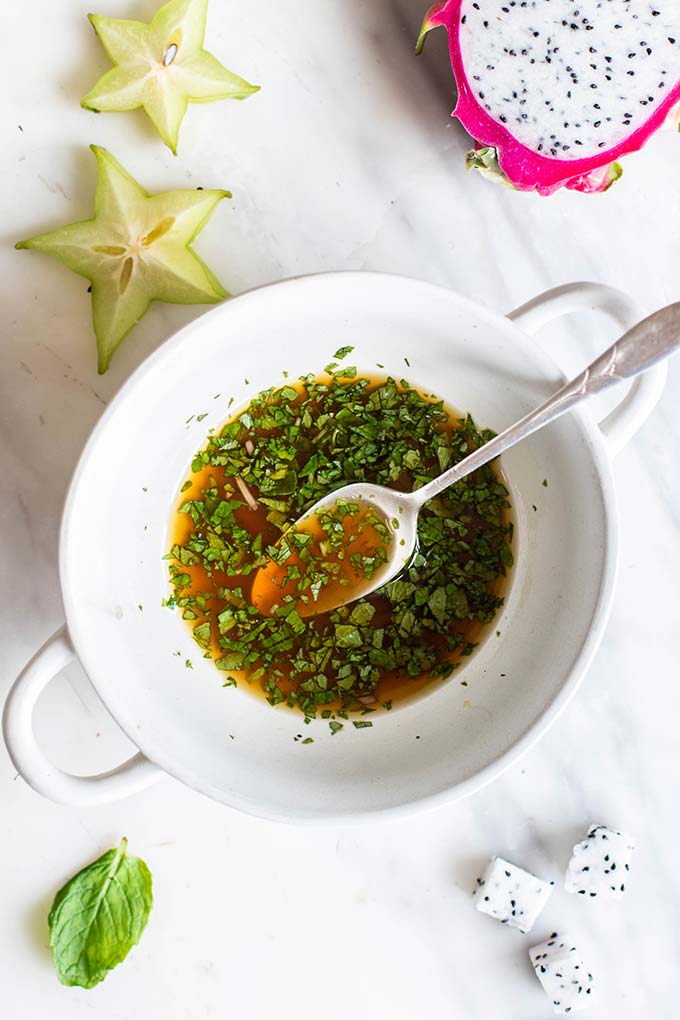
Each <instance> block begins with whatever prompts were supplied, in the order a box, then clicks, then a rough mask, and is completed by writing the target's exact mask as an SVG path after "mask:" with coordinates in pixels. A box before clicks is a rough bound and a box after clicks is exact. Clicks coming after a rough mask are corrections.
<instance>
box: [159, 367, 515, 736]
mask: <svg viewBox="0 0 680 1020" xmlns="http://www.w3.org/2000/svg"><path fill="white" fill-rule="evenodd" d="M345 353H346V351H345ZM337 356H341V352H338V355H337ZM329 367H330V366H329ZM491 435H492V433H490V432H488V431H485V430H479V429H478V428H477V426H476V425H475V423H474V421H473V420H472V418H471V417H470V415H463V414H460V413H458V412H457V411H454V410H452V409H451V408H448V407H446V406H445V405H444V404H443V402H442V401H439V400H436V399H435V398H434V397H433V396H431V395H429V396H428V395H426V394H424V393H422V392H420V391H418V390H417V389H416V388H414V387H413V386H412V385H411V384H410V383H409V382H408V380H405V379H402V380H394V379H392V378H389V377H379V376H374V375H372V376H370V377H369V376H366V375H360V374H359V373H358V372H357V370H356V369H355V368H344V369H339V368H337V366H336V367H334V368H333V369H332V372H331V373H330V374H329V373H328V372H327V373H324V374H322V375H313V374H310V375H308V376H305V377H304V378H302V379H300V380H297V381H296V382H295V383H290V382H286V384H285V385H283V386H280V387H276V388H271V389H269V390H266V391H263V392H262V393H260V394H258V396H256V397H254V398H253V399H252V400H251V401H250V402H249V404H248V405H247V407H245V408H244V409H242V410H240V411H239V412H237V413H236V414H235V415H234V416H233V417H232V418H230V419H228V420H227V422H226V424H225V425H224V426H222V427H221V428H220V429H219V430H218V431H216V432H214V433H212V434H211V435H210V436H209V437H208V440H207V443H206V445H205V446H204V447H203V448H202V449H201V450H200V451H199V452H198V453H197V454H196V456H195V457H194V459H193V461H192V464H191V467H190V472H189V474H188V476H187V479H186V481H185V482H184V484H183V485H182V487H181V492H180V495H179V499H178V503H177V506H176V508H175V510H174V511H173V518H172V522H171V528H170V534H171V547H170V550H169V552H168V556H167V559H168V561H169V570H170V581H171V587H172V593H171V595H170V597H169V598H168V599H167V600H166V601H167V604H168V605H169V606H170V607H171V608H174V609H176V610H177V611H179V612H180V613H181V615H182V617H183V618H184V620H185V621H186V622H187V625H188V626H189V627H190V629H191V631H192V635H193V638H194V640H195V641H196V643H197V646H198V648H199V650H200V653H201V654H202V655H204V656H205V657H206V658H210V659H212V660H213V661H214V663H215V666H216V668H217V670H219V671H220V674H221V676H222V677H223V683H224V684H225V686H236V685H238V686H240V687H242V688H243V689H245V690H248V691H250V692H252V693H253V694H255V695H257V696H259V697H261V698H265V699H266V700H267V701H268V702H269V703H270V704H271V705H279V704H285V705H287V706H289V707H291V708H294V709H297V710H299V711H301V712H302V713H303V714H304V716H305V717H306V718H307V719H311V718H315V717H322V718H325V719H328V720H329V723H330V724H331V729H332V730H333V732H335V731H336V730H337V729H339V728H341V726H342V722H341V721H340V720H343V719H346V718H348V717H350V716H352V721H353V723H354V725H368V724H370V719H369V718H367V717H368V716H369V715H370V714H371V713H372V712H374V711H376V710H377V709H380V708H381V707H384V708H386V709H390V708H392V706H393V705H395V704H397V703H398V702H402V701H404V700H405V699H408V698H410V697H413V696H414V695H415V694H418V693H421V692H422V691H423V690H424V689H426V688H427V687H429V686H431V685H433V684H435V683H437V682H441V681H442V680H443V679H445V678H447V677H449V676H450V675H451V674H452V673H453V672H454V670H455V669H456V667H457V666H458V665H459V664H460V662H461V661H464V659H465V657H466V656H468V655H470V653H471V652H472V651H473V650H474V648H475V647H476V646H477V645H478V644H479V643H480V642H481V641H482V640H483V639H484V637H485V636H486V634H487V632H488V630H489V628H490V627H491V625H492V622H493V620H494V618H495V616H496V614H497V612H498V610H499V609H500V607H501V606H502V604H503V597H504V592H505V588H506V581H507V576H508V572H509V570H510V567H511V565H512V562H513V556H512V551H511V544H512V534H513V524H512V520H511V518H510V511H511V507H510V503H509V493H508V489H507V488H506V486H505V484H504V481H503V478H502V476H501V474H500V472H499V471H498V470H497V468H496V467H495V466H493V465H487V466H485V467H483V468H480V469H479V470H478V471H476V472H475V473H474V474H472V475H470V476H469V477H467V478H465V479H463V480H462V481H460V482H458V483H457V484H456V485H455V486H453V487H452V488H451V489H449V490H448V491H446V492H445V493H443V494H441V495H440V496H438V497H436V498H435V499H433V500H431V501H430V502H429V503H427V504H426V505H425V506H424V508H423V509H422V511H421V513H420V518H419V523H418V543H417V549H416V552H415V554H414V556H413V558H412V560H411V561H410V562H409V564H408V565H407V567H406V568H405V569H404V570H403V571H402V572H401V574H400V575H399V576H398V577H397V578H395V579H393V580H392V581H390V582H388V583H387V584H385V585H384V586H383V587H381V588H379V589H378V590H377V591H375V592H373V593H372V594H371V595H368V596H365V597H359V598H355V600H354V601H349V600H350V599H351V598H352V592H353V590H354V586H356V587H359V586H360V584H361V582H362V581H365V578H366V571H368V572H369V574H370V571H371V570H375V569H378V568H379V566H380V561H381V558H382V557H384V556H385V555H386V550H387V543H389V542H390V541H398V530H397V531H395V532H394V533H392V529H387V528H386V527H385V525H384V523H383V522H381V521H380V520H378V519H377V518H375V519H370V518H371V515H370V511H369V510H368V509H367V508H366V507H365V506H364V507H359V506H357V505H356V504H354V505H346V506H341V507H338V505H337V504H336V505H334V506H333V507H332V509H331V510H330V512H329V513H328V514H327V519H326V520H325V521H324V522H321V525H322V526H321V525H320V524H319V522H318V521H314V522H313V524H312V525H311V526H310V527H308V528H307V529H305V528H304V526H303V527H301V525H302V524H303V522H300V518H301V517H303V515H304V513H305V511H306V510H307V509H308V508H309V507H311V506H312V505H313V504H314V503H315V502H316V501H317V500H318V499H319V498H320V497H322V496H324V495H326V494H327V493H328V492H330V491H332V490H333V489H334V488H340V487H341V486H342V485H345V484H347V483H349V482H356V481H367V482H373V483H376V484H379V485H387V486H390V487H392V488H395V489H398V490H400V491H406V492H408V491H412V490H413V489H416V488H420V486H422V485H424V484H425V483H426V482H428V481H430V480H431V479H432V478H434V477H436V476H437V475H438V474H440V473H441V472H442V471H444V470H446V468H448V467H450V466H451V465H452V464H455V463H457V462H458V461H460V460H462V459H463V458H464V457H465V456H466V455H467V454H468V453H469V452H470V451H471V450H473V449H475V448H476V447H477V446H479V445H481V444H482V443H484V442H486V441H487V440H488V439H489V438H490V437H491ZM367 514H368V518H367V516H366V515H367ZM296 522H298V526H297V528H293V527H292V526H293V525H295V524H296ZM319 528H320V530H319ZM289 529H290V530H289ZM393 536H394V537H393ZM362 542H363V546H362ZM282 550H283V552H282ZM265 582H266V583H265ZM338 583H341V584H343V585H345V587H346V591H347V596H346V598H347V599H348V602H347V604H345V605H342V606H340V607H339V608H337V609H334V610H332V611H324V593H325V592H327V591H328V590H329V588H330V587H332V585H333V584H338ZM356 713H360V716H357V715H356Z"/></svg>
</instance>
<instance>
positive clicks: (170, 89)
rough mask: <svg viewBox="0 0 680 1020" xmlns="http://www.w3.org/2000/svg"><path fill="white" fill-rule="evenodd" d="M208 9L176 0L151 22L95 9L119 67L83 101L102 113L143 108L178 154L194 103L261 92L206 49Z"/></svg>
mask: <svg viewBox="0 0 680 1020" xmlns="http://www.w3.org/2000/svg"><path fill="white" fill-rule="evenodd" d="M207 10H208V0H170V3H168V4H166V5H165V6H164V7H161V9H160V10H159V11H158V13H157V14H156V15H155V16H154V18H153V19H152V20H151V22H150V23H149V24H148V25H147V24H144V22H141V21H125V20H122V19H119V18H107V17H104V16H103V15H100V14H90V15H89V17H90V21H91V22H92V24H93V25H94V29H95V32H96V33H97V35H98V36H99V39H100V40H101V42H102V45H103V46H104V49H105V50H106V52H107V53H108V55H109V56H110V58H111V60H112V61H113V63H114V65H115V66H114V67H112V68H111V70H110V71H107V72H106V74H105V75H104V76H103V77H102V78H100V79H99V81H98V82H97V84H96V85H95V86H94V88H93V89H92V90H91V91H90V92H88V94H87V95H86V96H85V98H84V99H83V101H82V103H81V105H82V106H84V107H85V109H86V110H95V111H96V112H98V113H99V112H107V113H108V112H113V113H120V112H124V111H126V110H136V109H138V108H139V107H140V106H141V107H143V108H144V110H145V111H146V113H147V114H148V115H149V117H150V118H151V120H152V121H153V123H154V125H155V127H156V130H157V131H158V133H159V135H160V136H161V138H162V139H163V141H164V142H165V144H166V145H167V146H168V148H170V149H171V150H172V152H173V153H174V154H175V155H176V154H177V136H178V134H179V127H180V124H181V123H182V118H183V117H184V114H185V113H186V109H187V104H188V103H211V102H212V101H213V100H215V99H246V98H247V97H248V96H250V95H252V94H253V92H258V91H259V86H257V85H250V84H249V83H248V82H247V81H245V80H244V79H243V78H239V76H238V75H236V74H232V73H231V71H228V70H227V69H226V67H223V66H222V64H220V62H219V60H217V59H216V58H215V57H214V56H213V55H212V53H208V52H207V50H204V49H203V37H204V35H205V20H206V14H207Z"/></svg>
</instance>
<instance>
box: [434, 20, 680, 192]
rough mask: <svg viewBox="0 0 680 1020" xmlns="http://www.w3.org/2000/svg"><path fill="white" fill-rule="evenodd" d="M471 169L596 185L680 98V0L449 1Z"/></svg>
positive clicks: (547, 182)
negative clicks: (471, 147)
mask: <svg viewBox="0 0 680 1020" xmlns="http://www.w3.org/2000/svg"><path fill="white" fill-rule="evenodd" d="M437 26H443V27H445V28H446V30H447V32H448V35H449V49H450V55H451V64H452V67H453V74H454V78H455V81H456V85H457V89H458V101H457V104H456V108H455V110H454V111H453V115H454V116H455V117H457V118H458V119H459V120H460V122H461V123H462V125H463V127H465V129H466V130H467V131H468V133H469V134H470V135H471V136H472V138H473V139H474V141H475V149H474V150H473V152H472V153H470V154H469V155H468V159H467V164H468V168H475V169H478V170H481V171H482V172H483V173H484V176H486V177H492V178H493V179H494V180H499V181H502V182H504V183H507V184H509V185H510V186H511V187H513V188H517V189H520V190H523V191H532V190H536V191H538V192H540V193H541V194H543V195H549V194H551V193H552V192H553V191H555V190H557V189H558V188H561V187H566V188H571V189H573V190H576V191H584V192H594V191H606V189H607V188H608V187H609V186H610V185H611V184H612V183H613V182H614V181H615V180H617V179H618V177H620V175H621V168H620V166H619V164H618V162H617V161H618V160H619V159H620V158H621V157H622V156H625V155H626V154H627V153H629V152H635V151H636V150H637V149H640V148H641V147H642V146H643V145H644V144H645V142H647V141H648V140H649V138H650V137H651V136H652V135H653V134H654V133H655V132H656V131H657V130H658V129H659V128H660V127H662V125H663V124H664V122H665V121H666V120H667V118H669V117H671V118H672V117H673V116H674V111H675V108H676V107H677V104H678V103H679V102H680V3H679V2H678V0H522V2H512V3H502V2H500V0H438V2H437V3H435V4H434V5H433V6H432V7H431V8H430V10H429V11H428V13H427V15H426V16H425V20H424V22H423V26H422V29H421V33H420V37H419V39H418V45H417V51H418V52H420V50H421V49H422V46H423V42H424V40H425V36H426V35H427V33H428V32H429V31H430V29H432V28H435V27H437Z"/></svg>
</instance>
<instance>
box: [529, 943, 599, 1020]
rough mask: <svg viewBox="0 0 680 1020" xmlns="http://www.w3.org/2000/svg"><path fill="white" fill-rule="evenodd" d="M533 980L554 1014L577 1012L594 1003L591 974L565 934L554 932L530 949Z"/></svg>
mask: <svg viewBox="0 0 680 1020" xmlns="http://www.w3.org/2000/svg"><path fill="white" fill-rule="evenodd" d="M529 958H530V960H531V963H532V966H533V968H534V970H535V971H536V977H537V978H538V980H539V981H540V982H541V984H542V985H543V988H544V991H545V993H546V995H547V996H548V998H549V999H550V1001H551V1002H552V1005H553V1009H554V1010H555V1012H556V1013H577V1012H578V1011H579V1010H581V1009H587V1008H588V1006H589V1005H590V1003H591V1002H592V1000H593V975H592V974H591V973H590V972H589V971H588V969H587V968H586V967H585V966H584V964H583V960H582V959H581V955H580V953H579V952H578V950H577V948H576V946H575V945H574V943H573V941H572V940H571V939H570V938H569V937H568V936H567V935H558V934H557V932H553V933H552V935H551V936H550V938H549V939H547V940H546V941H545V942H541V944H540V945H538V946H532V948H531V949H530V950H529Z"/></svg>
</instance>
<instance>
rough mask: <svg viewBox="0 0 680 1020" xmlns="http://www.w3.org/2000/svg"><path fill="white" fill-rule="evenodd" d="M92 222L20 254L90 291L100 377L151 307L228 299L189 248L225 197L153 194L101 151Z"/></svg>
mask: <svg viewBox="0 0 680 1020" xmlns="http://www.w3.org/2000/svg"><path fill="white" fill-rule="evenodd" d="M91 149H92V151H93V152H94V154H95V157H96V159H97V169H98V174H99V176H98V178H97V190H96V193H95V199H94V219H92V220H84V221H83V222H81V223H69V224H68V226H66V227H61V228H60V229H59V230H52V231H50V233H48V234H40V235H39V236H38V237H32V238H30V240H28V241H21V242H20V243H19V244H17V248H31V249H33V250H34V251H42V252H46V253H47V254H48V255H54V257H55V258H57V259H59V260H60V261H61V262H63V263H64V265H66V266H68V268H69V269H72V270H73V272H74V273H79V274H80V275H81V276H84V277H86V279H88V280H89V281H90V283H91V284H92V319H93V323H94V331H95V334H96V337H97V350H98V352H99V371H100V372H105V371H106V369H107V368H108V367H109V364H110V362H111V357H112V355H113V353H114V351H115V350H116V348H117V347H118V345H119V344H120V342H121V340H122V339H123V337H124V336H125V335H126V334H127V333H128V332H129V331H130V330H131V329H132V327H133V326H134V325H135V323H136V322H138V321H139V319H141V317H142V316H143V315H144V312H145V311H146V310H147V308H148V307H149V305H150V304H151V302H152V301H169V302H171V303H173V304H187V305H193V304H214V303H215V302H216V301H222V300H223V299H224V298H226V297H229V295H228V293H227V291H226V290H225V289H224V287H223V286H222V285H221V283H220V282H219V280H217V279H216V277H215V276H214V275H213V274H212V273H211V272H210V270H209V269H208V267H207V266H206V265H205V263H203V262H202V261H201V259H199V257H198V255H196V253H195V252H194V251H192V249H191V248H190V247H189V246H190V244H191V242H192V241H193V240H194V238H195V237H196V235H197V234H198V233H199V231H200V230H201V229H202V228H203V227H204V226H205V224H206V223H207V221H208V220H209V218H210V216H211V215H212V213H213V210H214V209H215V207H216V205H217V203H218V202H220V201H221V200H222V199H223V198H231V193H230V192H228V191H203V190H200V191H199V190H197V191H163V192H161V193H160V194H159V195H149V193H148V192H146V191H145V190H144V188H142V187H140V185H139V184H138V183H137V181H136V180H135V179H134V178H133V177H131V176H130V174H129V173H128V172H127V171H126V170H124V169H123V167H122V166H121V165H120V163H119V162H118V160H117V159H114V157H113V156H112V155H111V153H110V152H107V150H106V149H101V148H99V146H97V145H92V146H91Z"/></svg>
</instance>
